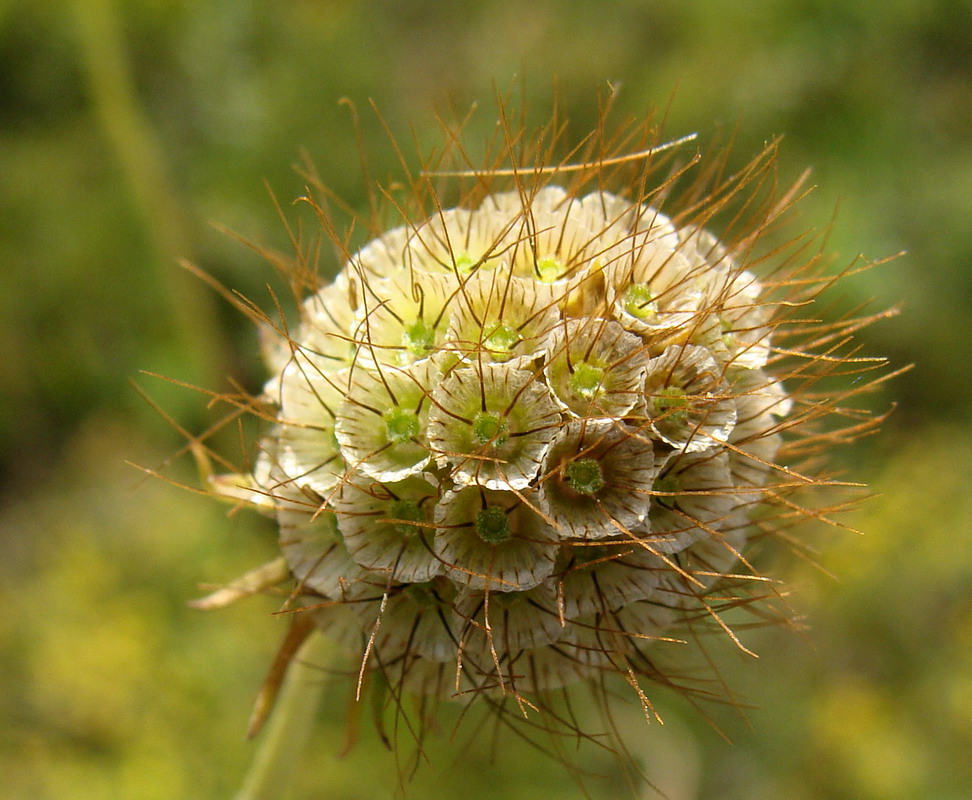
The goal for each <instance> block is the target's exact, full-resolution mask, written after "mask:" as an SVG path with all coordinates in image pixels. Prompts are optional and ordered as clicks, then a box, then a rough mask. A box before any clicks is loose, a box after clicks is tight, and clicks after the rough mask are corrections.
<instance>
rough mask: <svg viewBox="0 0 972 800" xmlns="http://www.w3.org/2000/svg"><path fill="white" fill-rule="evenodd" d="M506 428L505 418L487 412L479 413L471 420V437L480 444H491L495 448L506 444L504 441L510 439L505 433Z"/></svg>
mask: <svg viewBox="0 0 972 800" xmlns="http://www.w3.org/2000/svg"><path fill="white" fill-rule="evenodd" d="M507 427H508V423H507V422H506V417H500V416H498V415H497V414H490V413H489V412H488V411H480V412H479V413H478V414H477V415H476V416H475V417H474V418H473V424H472V428H473V436H475V437H476V441H478V442H479V443H480V444H492V445H495V446H496V447H501V446H502V445H504V444H506V440H507V439H509V438H510V437H509V436H508V435H507V433H506V429H507Z"/></svg>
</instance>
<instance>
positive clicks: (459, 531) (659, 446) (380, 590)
mask: <svg viewBox="0 0 972 800" xmlns="http://www.w3.org/2000/svg"><path fill="white" fill-rule="evenodd" d="M761 294H765V293H764V292H763V287H762V286H761V284H760V282H759V281H758V280H757V279H756V278H755V277H754V275H753V274H751V273H750V272H748V271H747V270H745V269H742V268H740V267H739V266H738V265H737V264H736V263H735V262H734V260H733V259H732V257H731V256H730V254H729V253H727V252H726V250H725V249H724V248H723V247H722V246H720V244H719V242H718V241H717V240H716V239H715V238H714V237H713V236H712V235H710V234H709V233H708V232H706V231H705V230H701V229H697V228H678V227H676V226H675V225H673V223H672V222H671V221H670V220H669V219H668V218H666V217H665V216H664V215H662V214H661V213H660V212H658V211H657V210H655V209H654V208H652V207H650V206H647V205H641V204H634V203H631V202H629V201H627V200H625V199H622V198H620V197H617V196H614V195H611V194H608V193H605V192H595V193H591V194H586V195H584V196H575V195H573V194H571V193H568V192H567V191H565V190H564V189H561V188H558V187H554V186H547V187H545V188H542V189H539V190H537V191H535V192H533V193H532V194H524V193H521V192H509V193H499V194H493V195H489V196H487V197H486V198H485V199H484V200H483V201H482V202H481V203H480V204H479V205H478V207H476V208H474V209H467V208H455V209H450V210H443V211H440V212H438V213H436V214H434V215H433V216H432V217H431V218H429V219H427V220H424V221H421V222H418V223H413V224H408V225H406V226H403V227H400V228H397V229H394V230H391V231H389V232H388V233H386V234H384V235H382V236H381V237H379V238H377V239H375V240H373V241H372V242H370V243H369V244H368V245H367V246H365V247H364V248H363V249H361V250H360V251H358V252H357V253H356V254H355V255H354V256H353V257H352V258H350V260H349V261H348V263H347V264H346V265H345V266H344V268H343V270H342V271H341V272H340V274H339V275H338V276H337V278H336V279H335V280H334V281H333V283H331V284H330V285H328V286H325V287H324V288H322V289H320V290H319V291H318V292H316V293H315V294H313V295H311V296H310V297H308V298H307V299H306V301H305V303H304V305H303V307H302V309H301V319H300V324H299V326H298V327H296V328H295V329H292V330H291V331H290V333H289V336H288V337H286V339H285V340H282V341H281V342H280V343H279V345H278V346H277V347H275V348H273V349H272V352H271V353H270V356H269V360H270V361H271V364H270V366H271V368H272V370H273V371H274V376H273V378H272V379H271V380H270V382H269V383H268V384H267V386H266V390H265V394H266V396H267V398H268V399H269V400H270V401H272V403H273V404H274V407H275V409H276V418H277V421H276V425H275V427H274V430H273V432H272V434H271V435H269V436H268V437H267V439H266V440H265V442H264V446H263V452H262V453H261V455H260V458H259V459H258V461H257V464H256V467H255V469H254V472H253V474H252V475H250V476H248V477H247V478H246V482H245V485H242V486H241V483H240V480H241V479H240V477H239V476H233V477H232V479H230V478H225V479H223V481H222V483H221V484H219V486H218V488H220V489H221V491H223V492H224V493H227V494H232V495H235V496H237V497H241V498H244V499H248V500H250V501H252V502H254V503H255V504H257V505H262V506H264V507H265V508H268V509H270V510H271V511H272V513H273V514H275V516H276V519H277V521H278V524H279V529H280V546H281V548H282V551H283V555H284V557H285V558H286V563H287V565H288V567H289V570H290V572H291V574H292V575H293V577H294V578H295V580H296V581H297V582H298V585H299V591H300V594H301V596H302V598H304V599H305V601H306V603H307V605H308V606H314V607H317V610H316V611H314V612H312V613H314V614H315V615H316V617H315V619H316V620H317V622H318V624H319V625H321V626H322V627H325V628H327V629H329V630H330V631H331V632H332V633H334V635H336V636H338V637H339V638H344V639H346V640H353V641H356V642H357V643H358V644H359V645H361V646H363V647H364V648H365V650H366V652H367V654H368V656H367V657H368V658H369V659H371V663H372V664H373V665H376V666H378V667H380V668H382V669H385V670H389V671H392V670H397V673H398V674H399V675H400V676H401V678H402V679H403V681H405V682H406V683H407V684H408V685H410V686H411V687H412V688H415V689H417V690H419V691H425V692H429V693H432V692H438V693H441V692H442V691H450V692H454V691H456V690H459V691H469V690H482V689H490V688H495V687H497V686H505V685H509V684H514V685H516V686H517V687H520V686H523V687H527V688H530V687H532V688H535V689H541V690H542V689H548V688H556V687H559V686H563V685H566V684H568V683H570V682H572V681H574V680H577V679H581V678H585V677H589V676H591V675H592V674H596V673H597V672H599V671H602V670H610V671H612V672H614V671H618V662H619V660H623V659H624V657H625V653H626V652H628V651H629V650H630V649H631V648H635V647H637V648H641V649H643V648H644V646H645V643H646V642H648V641H650V640H652V639H653V638H656V637H662V636H664V635H665V631H666V630H667V629H669V628H670V627H671V626H672V625H673V624H674V623H676V622H678V621H679V620H680V619H686V618H691V617H693V616H695V617H698V616H700V615H704V614H705V609H706V608H707V607H708V604H709V599H708V598H709V597H710V595H711V592H712V591H713V587H714V585H716V584H717V583H718V582H719V581H720V580H721V579H724V578H725V576H727V575H731V574H732V571H733V568H734V566H735V565H736V564H737V562H738V561H739V559H740V555H741V553H742V550H743V548H744V547H745V544H746V538H747V531H748V530H749V527H750V518H751V516H752V512H753V510H754V509H755V508H758V507H759V506H760V505H761V504H762V503H763V500H764V493H765V492H766V491H767V488H766V487H767V485H768V484H771V483H772V481H773V480H774V479H773V477H772V474H773V470H774V469H775V467H774V459H775V457H776V452H777V450H778V448H779V446H780V435H779V433H778V431H779V430H780V429H781V427H782V422H783V420H785V418H786V417H787V416H788V414H790V412H791V406H792V403H791V401H790V399H789V398H788V396H787V392H786V391H785V389H784V388H783V386H782V385H781V383H780V382H778V381H777V380H775V379H774V378H773V377H772V376H771V374H769V373H768V371H767V370H766V366H767V361H768V359H769V356H770V352H771V345H770V339H771V334H772V332H773V307H772V304H771V303H770V302H769V301H767V300H766V299H765V298H761ZM443 676H449V677H443Z"/></svg>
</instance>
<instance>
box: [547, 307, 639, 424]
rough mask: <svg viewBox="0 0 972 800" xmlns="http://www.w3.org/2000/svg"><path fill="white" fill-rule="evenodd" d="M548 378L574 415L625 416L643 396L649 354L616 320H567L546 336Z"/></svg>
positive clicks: (559, 397)
mask: <svg viewBox="0 0 972 800" xmlns="http://www.w3.org/2000/svg"><path fill="white" fill-rule="evenodd" d="M545 349H546V351H547V352H548V357H547V363H546V366H545V367H544V375H545V376H546V378H547V383H548V385H549V386H550V388H551V389H553V391H554V394H556V396H557V399H558V400H560V402H561V403H563V405H564V407H565V408H566V409H568V410H569V411H570V412H571V413H572V414H573V415H574V416H581V417H588V416H591V417H595V416H596V417H622V416H624V415H625V414H627V413H628V412H629V411H631V409H632V408H634V407H635V405H636V404H637V403H638V401H639V400H640V399H641V396H642V386H643V384H644V378H645V363H646V357H645V349H644V346H643V344H642V342H641V339H640V338H638V337H637V336H635V335H633V334H631V333H628V332H627V331H625V330H624V329H623V328H622V327H621V326H620V325H619V324H618V323H617V322H614V321H613V320H605V319H597V318H587V319H572V320H565V321H564V322H563V323H561V324H559V325H557V327H556V328H554V330H553V331H552V332H551V333H550V335H549V336H548V337H547V340H546V345H545Z"/></svg>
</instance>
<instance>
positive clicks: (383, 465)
mask: <svg viewBox="0 0 972 800" xmlns="http://www.w3.org/2000/svg"><path fill="white" fill-rule="evenodd" d="M349 372H350V376H349V380H350V383H349V386H348V389H347V392H346V393H345V396H344V401H343V402H342V403H341V405H340V406H339V407H338V410H337V419H336V423H335V428H334V433H335V436H336V437H337V441H338V443H339V444H340V446H341V453H342V455H343V457H344V460H345V462H346V463H347V464H348V466H349V467H350V468H352V469H356V470H360V471H361V472H363V473H364V474H365V475H368V476H370V477H371V478H374V479H375V480H378V481H400V480H403V479H404V478H407V477H408V476H409V475H416V474H418V473H420V472H421V471H422V470H423V469H424V467H425V465H426V464H428V462H429V460H430V459H431V457H432V453H431V450H430V448H429V445H428V438H427V436H426V428H427V426H428V416H429V408H430V407H431V406H432V401H431V398H430V395H431V392H432V389H433V388H434V387H435V385H436V384H437V383H438V381H439V380H440V379H441V375H440V374H439V371H438V369H437V368H436V366H435V364H434V362H433V360H432V359H425V360H423V361H420V362H416V363H414V364H410V365H409V366H408V367H404V368H401V367H393V366H383V367H381V366H377V365H376V366H375V367H374V368H373V369H366V368H365V367H364V366H363V365H359V366H356V367H355V368H353V369H351V370H350V371H349Z"/></svg>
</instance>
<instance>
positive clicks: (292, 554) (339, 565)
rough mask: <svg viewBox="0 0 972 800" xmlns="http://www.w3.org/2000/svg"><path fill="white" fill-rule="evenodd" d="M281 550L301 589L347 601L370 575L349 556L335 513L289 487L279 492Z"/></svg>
mask: <svg viewBox="0 0 972 800" xmlns="http://www.w3.org/2000/svg"><path fill="white" fill-rule="evenodd" d="M276 500H277V524H278V525H279V527H280V549H281V550H282V551H283V554H284V558H286V559H287V565H288V566H289V567H290V571H291V573H293V576H294V578H296V579H297V581H298V583H299V585H300V587H301V589H306V590H313V591H315V592H319V593H320V594H322V595H324V596H325V597H328V598H331V599H333V600H343V599H345V598H346V597H348V596H349V593H350V592H353V591H354V587H355V585H356V584H357V582H358V581H360V580H362V579H363V578H365V577H366V576H367V573H366V572H365V570H363V569H362V568H361V567H360V566H359V565H358V564H356V563H355V562H354V561H353V560H352V559H351V557H350V556H349V555H348V551H347V549H346V548H345V546H344V543H343V542H342V540H341V534H340V532H339V530H338V522H337V518H336V517H335V515H334V512H332V511H328V510H324V509H322V508H320V507H319V505H318V504H317V503H316V502H315V501H313V500H311V499H309V498H308V497H306V496H304V495H303V494H302V493H300V492H296V491H294V490H293V488H292V487H285V488H282V489H280V490H278V493H277V498H276Z"/></svg>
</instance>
